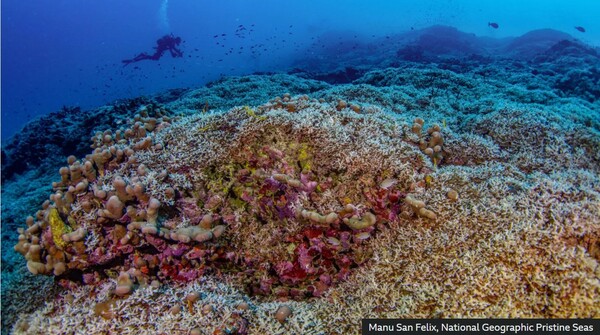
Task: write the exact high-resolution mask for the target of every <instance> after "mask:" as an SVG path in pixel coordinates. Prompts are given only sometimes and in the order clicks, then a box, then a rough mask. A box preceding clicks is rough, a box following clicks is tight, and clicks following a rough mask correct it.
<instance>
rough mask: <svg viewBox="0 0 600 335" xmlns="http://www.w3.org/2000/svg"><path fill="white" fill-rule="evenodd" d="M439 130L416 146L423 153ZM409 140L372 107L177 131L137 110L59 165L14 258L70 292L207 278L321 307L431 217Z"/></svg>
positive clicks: (122, 290) (256, 116) (229, 119)
mask: <svg viewBox="0 0 600 335" xmlns="http://www.w3.org/2000/svg"><path fill="white" fill-rule="evenodd" d="M169 121H171V122H169ZM419 122H421V124H422V123H423V120H420V121H419ZM439 131H440V129H439V126H435V127H434V128H432V130H431V131H430V132H429V133H430V134H432V135H431V136H430V137H431V139H429V143H431V144H430V145H429V147H427V145H421V147H424V149H423V151H424V152H425V153H427V151H428V150H430V151H431V154H430V156H433V155H434V153H433V149H431V148H430V147H434V145H435V146H437V147H436V149H437V150H436V153H437V152H439V151H440V150H441V149H439V148H440V146H439V145H440V144H441V135H440V133H439ZM373 134H377V137H376V138H373ZM414 135H415V134H413V137H414V138H413V139H412V140H411V139H410V138H409V137H408V136H407V126H406V125H405V124H402V123H399V122H397V121H395V120H394V119H393V118H391V117H389V116H387V115H385V113H383V112H382V111H381V110H379V109H377V108H374V107H364V108H363V109H362V110H360V109H358V110H355V109H351V108H338V107H335V106H332V104H328V103H320V102H318V101H317V100H314V99H309V98H308V97H307V96H299V97H296V98H291V97H290V96H289V95H285V96H284V97H283V98H281V97H278V98H276V99H274V100H272V101H271V102H269V103H267V104H265V105H261V106H257V107H256V108H250V107H248V106H244V107H239V108H233V109H231V110H229V111H227V112H225V113H218V114H217V113H214V114H199V115H195V116H189V117H181V118H177V119H173V120H168V119H166V117H158V118H156V117H149V116H148V113H147V109H146V108H145V107H143V108H141V110H140V115H138V116H137V117H136V118H135V119H134V122H133V124H132V125H131V127H129V128H127V129H118V130H116V131H115V132H110V131H105V132H104V133H98V134H96V135H95V136H94V137H93V145H92V146H93V147H94V148H95V149H94V151H93V153H92V154H89V155H87V156H86V157H85V158H83V159H81V160H78V159H76V158H75V157H69V159H68V162H69V166H67V167H63V168H61V169H60V170H59V172H60V175H61V180H60V181H57V182H55V183H54V184H53V188H54V190H55V192H54V193H53V194H52V195H51V196H50V200H49V201H46V202H45V203H44V204H43V206H42V209H40V210H39V211H38V212H37V213H36V214H35V217H30V218H28V220H27V223H28V227H27V229H20V231H19V233H20V234H21V235H20V236H19V242H18V244H17V245H16V246H15V250H17V251H18V252H20V253H21V254H23V255H24V256H25V258H26V259H27V267H28V269H29V270H30V271H31V272H32V273H33V274H53V275H55V276H58V278H60V280H61V281H62V283H63V284H64V285H67V286H68V285H71V282H72V281H74V282H83V283H85V284H98V283H99V282H100V281H102V280H103V279H106V278H108V277H110V276H111V275H112V274H114V273H119V274H120V275H119V279H118V283H121V282H123V283H126V284H118V286H117V288H116V290H115V294H117V295H124V294H128V293H131V292H132V289H133V288H134V287H139V286H147V285H149V283H151V282H152V281H153V280H159V281H161V282H163V281H176V282H190V281H193V280H196V279H198V278H200V277H201V276H203V275H206V274H214V275H227V276H229V279H230V280H233V281H234V282H236V283H239V284H240V285H241V286H243V287H244V288H245V290H246V292H247V293H248V294H250V295H265V296H277V297H291V298H293V299H305V298H308V297H319V296H321V295H323V293H324V292H325V291H326V290H327V289H328V288H329V287H330V286H332V285H336V284H337V283H340V282H343V281H345V280H346V279H347V278H348V276H350V274H351V272H352V271H353V270H354V269H356V268H359V267H360V266H361V265H362V264H364V263H366V262H368V261H369V259H370V258H371V257H372V255H373V248H372V243H371V240H372V239H375V238H377V236H378V235H379V234H381V232H382V231H385V230H387V229H389V225H390V223H393V222H397V221H398V220H399V216H400V215H405V216H410V215H413V214H414V215H419V216H423V217H427V218H429V219H432V220H435V218H436V215H435V213H434V212H433V211H431V210H430V209H427V208H425V203H424V202H423V201H421V200H414V199H413V198H414V197H422V198H426V197H427V196H426V195H424V194H420V193H422V192H419V190H418V185H417V184H418V182H419V180H420V179H422V177H420V174H423V173H428V172H432V170H431V164H428V163H427V161H428V159H427V158H426V157H425V156H424V155H423V154H422V153H421V149H419V145H418V142H417V138H418V137H420V136H419V135H421V134H416V137H415V136H414ZM423 138H424V137H423ZM423 138H421V139H420V140H419V141H420V142H421V144H422V143H425V140H424V139H423ZM436 139H437V140H436ZM436 141H437V142H436ZM357 142H358V143H359V144H360V145H357ZM434 142H435V143H434ZM425 147H427V148H425ZM433 160H434V162H435V161H436V158H435V157H434V158H433ZM410 192H413V193H411V194H410V195H408V196H407V194H409V193H410ZM405 198H406V199H405ZM405 200H406V201H405ZM408 200H410V201H408Z"/></svg>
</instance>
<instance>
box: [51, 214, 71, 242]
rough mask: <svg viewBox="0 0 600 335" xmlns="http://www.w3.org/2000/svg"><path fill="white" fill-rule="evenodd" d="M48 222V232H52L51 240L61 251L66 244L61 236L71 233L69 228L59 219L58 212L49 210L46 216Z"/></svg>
mask: <svg viewBox="0 0 600 335" xmlns="http://www.w3.org/2000/svg"><path fill="white" fill-rule="evenodd" d="M48 222H49V223H50V231H52V240H53V241H54V244H55V245H56V247H57V248H59V249H61V250H63V249H64V248H65V247H66V246H67V242H65V240H63V238H62V236H63V234H68V233H70V232H71V231H72V229H71V227H69V226H68V225H66V224H65V222H64V221H63V220H62V219H61V218H60V215H59V214H58V210H57V209H56V208H51V209H50V213H49V214H48Z"/></svg>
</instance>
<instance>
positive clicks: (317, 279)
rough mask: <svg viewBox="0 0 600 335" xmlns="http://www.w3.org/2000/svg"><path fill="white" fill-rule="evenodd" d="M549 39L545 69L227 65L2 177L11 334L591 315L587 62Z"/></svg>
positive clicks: (597, 223)
mask: <svg viewBox="0 0 600 335" xmlns="http://www.w3.org/2000/svg"><path fill="white" fill-rule="evenodd" d="M542 35H543V34H542ZM536 36H537V37H536ZM536 36H530V37H531V38H541V37H540V35H539V34H538V35H536ZM542 37H543V36H542ZM459 38H460V37H459ZM546 42H547V41H546ZM546 42H544V41H542V42H540V43H539V46H540V47H539V52H544V50H547V47H552V46H554V48H553V49H552V51H549V52H554V53H553V54H550V53H547V54H545V56H544V57H554V56H556V57H555V58H556V59H554V58H548V60H550V59H551V60H552V62H549V61H542V58H538V59H537V61H534V62H525V61H519V60H485V61H482V60H480V59H462V60H460V61H451V60H449V59H446V60H440V62H439V64H435V65H432V64H427V63H426V62H425V61H423V63H415V62H399V63H397V64H396V66H395V67H391V68H376V69H371V70H368V71H367V70H364V69H365V68H364V67H363V68H361V70H360V71H358V72H353V76H356V77H353V78H352V79H351V80H352V82H351V83H346V84H342V85H335V86H334V85H330V84H327V83H325V82H319V81H316V80H312V79H307V78H309V77H311V74H310V73H306V72H304V73H300V72H297V73H296V75H290V74H278V75H253V76H247V77H237V78H225V79H223V80H220V81H219V82H215V83H213V84H211V85H209V86H208V87H204V88H201V89H198V90H185V91H182V92H176V93H174V95H166V96H165V97H164V99H163V100H160V102H159V101H158V100H153V101H144V102H143V103H139V104H135V106H134V107H132V109H127V112H126V114H127V116H125V115H124V114H123V116H118V117H115V118H116V119H117V121H118V122H117V121H114V122H113V121H112V120H111V121H106V120H104V121H106V122H105V124H104V125H100V124H95V125H94V126H93V127H89V128H86V129H87V130H86V131H91V129H93V131H92V132H90V133H88V134H86V136H85V137H86V138H85V140H82V141H84V142H85V146H87V145H89V143H90V142H89V138H90V137H91V142H92V151H91V152H82V151H79V149H78V150H74V151H73V152H72V153H67V152H63V153H61V157H56V156H54V157H45V158H44V159H43V160H42V161H47V162H48V164H45V163H44V164H42V165H40V166H39V169H38V170H36V171H27V170H25V171H23V174H22V175H18V174H14V175H13V176H12V177H11V179H9V180H7V181H5V182H4V184H3V189H2V197H3V202H2V214H3V228H2V229H3V231H4V232H6V231H10V233H11V234H5V235H4V236H3V238H4V242H7V241H8V243H4V246H3V250H2V251H3V253H2V261H3V262H2V283H3V285H2V316H3V317H2V322H3V333H5V332H8V331H9V330H11V329H12V332H13V333H15V334H31V333H42V332H45V333H52V334H61V333H64V330H63V329H64V327H65V325H69V327H70V328H71V329H76V331H77V332H81V333H122V334H134V333H139V332H140V331H141V330H142V331H144V332H145V333H147V334H163V333H173V334H178V333H181V334H236V333H237V334H289V333H298V334H299V333H302V334H344V333H358V332H359V322H357V320H359V319H360V318H368V317H373V318H392V317H402V318H405V317H444V318H453V317H528V318H529V317H530V318H541V317H542V318H556V317H564V318H571V317H585V318H588V317H598V316H599V315H598V306H599V305H600V286H599V285H598V278H600V266H599V265H598V262H600V235H599V233H598V231H600V230H599V228H600V215H599V213H600V207H599V204H600V186H599V185H600V182H599V179H598V175H599V174H600V156H598V155H599V154H598V150H597V148H598V147H600V117H599V116H598V115H599V114H598V110H600V105H599V102H598V99H595V98H594V95H593V94H595V93H594V92H595V91H594V90H595V88H594V87H595V86H594V85H597V83H594V80H593V78H594V73H595V72H593V71H592V70H589V71H588V70H587V68H588V67H589V68H590V69H591V68H593V67H594V66H595V63H593V62H594V59H595V55H594V54H593V53H591V52H588V51H589V50H588V51H586V50H587V49H586V50H583V51H584V52H583V53H584V55H581V52H580V51H581V50H580V48H578V46H577V45H572V44H569V43H564V42H563V43H562V44H560V45H558V44H556V43H555V41H554V42H552V41H550V42H552V43H546ZM546 44H547V45H546ZM390 50H397V48H396V49H394V48H393V47H392V46H390ZM517 51H518V50H517ZM522 51H523V50H522ZM539 52H538V53H536V54H539ZM391 54H392V55H394V54H395V51H393V52H391ZM540 57H542V56H540ZM578 57H584V58H585V60H586V62H584V63H582V64H581V66H579V67H576V68H575V67H572V68H571V69H569V71H571V70H572V71H575V72H573V75H572V76H571V75H569V76H566V75H567V73H568V71H566V69H567V67H568V65H567V64H572V60H573V59H577V58H578ZM561 61H564V62H563V63H561ZM386 64H387V63H386ZM363 70H364V72H363ZM578 71H583V72H584V73H588V74H589V76H587V75H585V76H583V77H578V75H577V73H579V72H578ZM332 73H335V71H334V72H332ZM312 75H314V76H317V75H318V74H312ZM563 76H566V77H563ZM569 77H572V78H582V80H579V81H578V80H577V79H573V80H572V81H570V82H568V80H567V81H565V84H564V86H560V87H559V86H557V83H558V82H559V81H561V80H563V79H562V78H569ZM588 79H589V80H588ZM565 80H566V79H565ZM344 82H347V80H345V81H344ZM289 84H292V85H291V86H290V88H289V89H286V87H287V86H288V85H289ZM578 85H579V86H578ZM284 92H289V93H288V94H283V93H284ZM590 94H591V95H590ZM277 96H278V97H277ZM273 97H275V98H273ZM173 99H175V100H173ZM269 99H270V100H269ZM92 114H94V113H92ZM104 121H103V122H104ZM40 122H41V121H40ZM44 122H49V123H52V122H56V123H55V124H50V125H46V127H47V128H48V129H55V128H54V127H56V129H59V128H60V127H59V125H60V123H61V120H59V119H55V120H48V119H46V120H45V121H44ZM44 122H42V124H43V123H44ZM82 122H83V121H82ZM31 127H32V129H43V127H42V126H40V124H38V125H35V124H34V125H32V126H31ZM39 127H42V128H39ZM74 136H75V137H77V140H74V141H78V140H81V138H80V136H79V133H77V134H74ZM39 142H41V143H43V140H42V139H40V140H39ZM18 146H19V147H21V146H24V144H19V145H18ZM77 147H78V148H79V147H84V145H83V144H78V145H77ZM15 148H16V147H15ZM11 150H16V149H11ZM6 152H9V151H6ZM11 154H12V153H11ZM69 154H73V156H69V157H67V155H69ZM43 155H45V156H49V154H47V153H44V154H43ZM13 157H17V156H13ZM56 161H62V162H63V163H62V164H64V162H65V161H66V163H67V165H66V166H62V167H60V164H58V165H57V163H56ZM57 172H58V173H57ZM48 175H52V177H48ZM32 180H35V181H38V183H34V184H31V181H32ZM52 180H54V182H52ZM50 185H51V186H50ZM40 204H41V207H40ZM36 209H38V211H37V212H36ZM27 215H32V216H31V217H29V218H26V216H27ZM25 225H26V226H25ZM18 226H21V228H20V229H19V230H18V234H16V233H15V232H17V227H18ZM7 245H10V247H11V248H12V247H13V246H15V250H16V251H15V250H12V249H11V250H8V247H7ZM15 253H20V254H21V255H23V256H25V257H22V256H21V255H19V254H18V255H17V256H19V257H18V258H17V257H16V256H15ZM27 269H29V270H27ZM31 272H33V273H38V274H44V275H36V276H33V275H32V274H31ZM46 275H47V276H46ZM49 276H50V278H53V279H54V282H52V280H49ZM35 286H39V287H36V288H34V287H35ZM33 290H36V291H38V292H42V291H43V292H47V294H46V293H44V294H37V295H35V298H32V299H30V300H25V299H24V298H23V297H25V296H30V295H31V294H30V292H31V291H33ZM56 292H59V293H58V295H57V294H56ZM44 300H46V305H45V306H44V305H43V303H44ZM26 301H28V302H30V303H25V302H26Z"/></svg>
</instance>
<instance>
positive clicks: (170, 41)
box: [122, 34, 183, 66]
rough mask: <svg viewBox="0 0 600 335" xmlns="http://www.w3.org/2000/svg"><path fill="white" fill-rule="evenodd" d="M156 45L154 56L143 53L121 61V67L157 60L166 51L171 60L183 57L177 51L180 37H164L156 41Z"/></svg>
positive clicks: (179, 51) (181, 53)
mask: <svg viewBox="0 0 600 335" xmlns="http://www.w3.org/2000/svg"><path fill="white" fill-rule="evenodd" d="M156 44H157V45H156V46H155V47H154V49H156V51H154V54H152V55H149V54H147V53H145V52H142V53H141V54H139V55H137V56H135V57H134V58H133V59H124V60H123V61H122V62H123V63H124V65H123V66H127V65H129V64H130V63H135V62H139V61H141V60H145V59H150V60H159V59H160V58H161V57H162V56H163V54H164V53H165V51H167V50H169V52H170V53H171V56H172V57H173V58H175V57H183V52H182V51H181V50H179V49H177V46H178V45H179V44H181V37H175V36H174V35H173V34H171V35H165V36H163V37H161V38H159V39H158V40H157V41H156Z"/></svg>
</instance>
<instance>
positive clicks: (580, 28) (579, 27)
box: [575, 26, 585, 33]
mask: <svg viewBox="0 0 600 335" xmlns="http://www.w3.org/2000/svg"><path fill="white" fill-rule="evenodd" d="M575 29H577V30H579V31H580V32H582V33H585V28H584V27H581V26H577V27H575Z"/></svg>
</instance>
